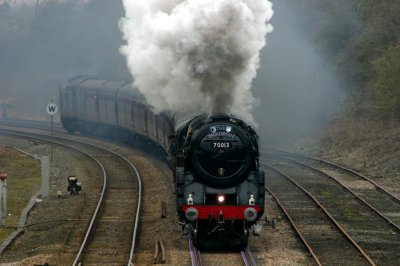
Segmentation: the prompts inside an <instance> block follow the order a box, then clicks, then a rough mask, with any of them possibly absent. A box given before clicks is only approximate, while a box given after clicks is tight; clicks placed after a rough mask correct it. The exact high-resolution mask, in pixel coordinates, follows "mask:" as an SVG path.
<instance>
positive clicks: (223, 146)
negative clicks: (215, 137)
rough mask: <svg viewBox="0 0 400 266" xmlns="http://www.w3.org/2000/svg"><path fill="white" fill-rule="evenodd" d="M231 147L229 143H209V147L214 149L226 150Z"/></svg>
mask: <svg viewBox="0 0 400 266" xmlns="http://www.w3.org/2000/svg"><path fill="white" fill-rule="evenodd" d="M231 146H232V143H230V142H220V141H218V142H212V143H211V147H213V148H215V149H228V148H230V147H231Z"/></svg>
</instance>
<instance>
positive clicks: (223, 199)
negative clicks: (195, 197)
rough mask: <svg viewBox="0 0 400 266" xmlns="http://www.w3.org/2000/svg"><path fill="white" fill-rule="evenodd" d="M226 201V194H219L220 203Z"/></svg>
mask: <svg viewBox="0 0 400 266" xmlns="http://www.w3.org/2000/svg"><path fill="white" fill-rule="evenodd" d="M224 201H225V196H224V195H219V196H218V203H219V204H222V203H224Z"/></svg>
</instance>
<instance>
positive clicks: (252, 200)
mask: <svg viewBox="0 0 400 266" xmlns="http://www.w3.org/2000/svg"><path fill="white" fill-rule="evenodd" d="M255 204H256V200H255V199H254V195H250V199H249V205H255Z"/></svg>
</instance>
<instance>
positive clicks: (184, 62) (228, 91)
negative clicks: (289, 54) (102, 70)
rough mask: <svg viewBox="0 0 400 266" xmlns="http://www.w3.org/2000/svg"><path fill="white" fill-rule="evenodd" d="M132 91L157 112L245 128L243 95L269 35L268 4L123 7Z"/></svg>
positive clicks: (247, 101) (155, 1)
mask: <svg viewBox="0 0 400 266" xmlns="http://www.w3.org/2000/svg"><path fill="white" fill-rule="evenodd" d="M123 4H124V8H125V13H126V14H125V17H124V18H122V19H121V21H120V28H121V31H122V32H123V35H124V39H125V40H126V42H127V44H126V45H124V46H122V47H121V52H122V54H123V55H125V56H126V58H127V63H128V67H129V69H130V71H131V74H132V75H133V77H134V85H135V86H136V87H137V88H138V89H139V90H140V91H141V92H142V93H143V94H144V95H145V97H146V99H147V100H148V102H149V103H150V104H151V105H152V106H153V107H154V108H155V110H156V111H161V110H176V111H184V112H188V111H207V112H212V113H214V112H228V113H233V114H236V115H240V116H241V117H242V118H244V119H245V120H247V121H249V122H252V121H253V118H252V115H251V111H252V106H253V104H254V98H253V96H252V94H251V91H250V87H251V82H252V80H253V78H254V77H255V76H256V71H257V69H258V67H259V52H260V50H261V49H262V48H263V47H264V45H265V36H266V34H267V33H268V32H271V31H272V26H271V25H270V24H267V23H268V22H269V20H270V19H271V17H272V14H273V11H272V4H271V3H270V2H269V1H268V0H146V1H140V0H134V1H132V0H123Z"/></svg>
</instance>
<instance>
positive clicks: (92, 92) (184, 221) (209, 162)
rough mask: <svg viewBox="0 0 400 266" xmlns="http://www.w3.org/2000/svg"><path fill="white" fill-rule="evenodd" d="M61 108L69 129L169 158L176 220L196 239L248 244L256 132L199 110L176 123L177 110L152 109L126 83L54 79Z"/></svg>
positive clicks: (256, 206) (256, 195)
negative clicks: (59, 82) (60, 82)
mask: <svg viewBox="0 0 400 266" xmlns="http://www.w3.org/2000/svg"><path fill="white" fill-rule="evenodd" d="M60 110H61V122H62V124H63V127H64V128H65V129H66V130H68V131H69V132H75V131H79V132H81V133H82V134H88V135H99V136H103V137H111V138H114V139H117V140H120V141H123V142H124V143H126V144H129V145H133V146H136V147H139V148H142V149H145V150H146V151H148V152H151V153H153V154H157V155H159V157H160V158H161V159H162V158H164V159H165V158H166V157H167V156H169V157H170V158H172V159H171V161H172V168H173V171H174V179H175V180H174V181H175V184H176V199H177V212H178V216H179V221H180V224H181V225H182V226H183V228H184V230H186V232H187V233H189V234H191V235H192V236H193V239H194V242H195V244H196V245H198V246H201V245H203V244H206V243H208V242H209V240H210V239H218V240H226V241H228V242H229V243H234V244H235V245H236V244H238V245H239V246H246V245H247V241H248V237H249V231H250V229H251V227H252V226H253V225H255V224H256V223H257V222H258V220H259V219H260V218H261V216H262V215H263V213H264V193H265V190H264V183H265V180H264V179H265V178H264V172H262V171H260V170H259V149H258V136H257V134H256V132H255V131H254V130H253V129H252V128H251V127H250V126H248V125H247V124H246V123H245V122H243V121H242V120H241V119H239V118H237V117H234V116H232V115H228V114H213V115H206V114H201V115H197V116H194V117H192V118H190V119H187V120H185V121H183V122H181V123H179V124H178V123H177V119H176V115H175V116H172V115H170V114H168V113H161V114H158V115H157V114H154V113H153V112H152V110H151V108H150V107H149V106H148V105H147V104H146V102H145V100H144V98H143V97H142V95H141V94H140V93H139V92H138V91H136V90H134V89H132V88H131V85H130V84H128V83H125V82H121V81H110V80H101V79H96V78H92V77H78V78H75V79H71V80H68V81H66V82H64V83H63V84H61V86H60Z"/></svg>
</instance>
